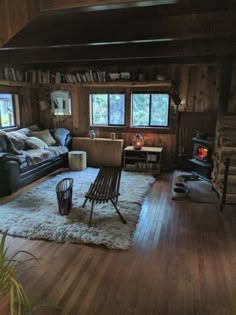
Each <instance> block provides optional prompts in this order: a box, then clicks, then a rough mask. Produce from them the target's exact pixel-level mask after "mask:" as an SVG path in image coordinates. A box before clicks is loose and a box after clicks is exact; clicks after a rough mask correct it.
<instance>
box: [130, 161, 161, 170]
mask: <svg viewBox="0 0 236 315" xmlns="http://www.w3.org/2000/svg"><path fill="white" fill-rule="evenodd" d="M125 168H127V169H140V170H141V169H142V170H158V169H159V168H160V164H159V163H144V162H137V163H126V164H125Z"/></svg>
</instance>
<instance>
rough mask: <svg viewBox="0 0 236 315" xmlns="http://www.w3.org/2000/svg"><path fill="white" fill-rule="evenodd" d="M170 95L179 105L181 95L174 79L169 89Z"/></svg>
mask: <svg viewBox="0 0 236 315" xmlns="http://www.w3.org/2000/svg"><path fill="white" fill-rule="evenodd" d="M169 96H170V97H171V98H172V100H173V102H174V103H175V105H177V106H178V105H179V104H180V103H181V99H180V97H179V90H178V87H177V85H176V84H175V82H174V81H172V86H171V88H170V91H169Z"/></svg>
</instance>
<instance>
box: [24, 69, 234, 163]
mask: <svg viewBox="0 0 236 315" xmlns="http://www.w3.org/2000/svg"><path fill="white" fill-rule="evenodd" d="M118 70H119V69H117V70H116V71H118ZM129 70H130V71H132V68H130V69H129ZM136 70H137V68H136ZM138 71H140V72H141V71H143V72H144V73H145V76H146V78H148V79H153V77H155V76H156V75H157V74H159V75H162V76H164V77H165V79H168V80H173V81H175V82H176V84H177V86H178V88H179V93H180V98H181V104H180V106H179V110H180V112H181V113H182V114H181V115H182V116H181V117H180V120H179V123H178V121H177V119H176V112H175V110H176V107H175V105H174V104H173V103H172V115H171V117H172V122H171V130H169V131H165V130H164V131H163V130H160V129H158V130H154V129H150V130H148V129H145V130H143V129H137V130H136V129H134V128H129V127H127V126H126V127H125V128H112V127H111V128H108V127H107V128H95V131H96V133H97V136H98V137H110V133H111V132H115V133H116V136H117V138H123V139H124V140H125V145H129V144H131V141H132V138H133V136H134V135H135V133H136V132H140V133H142V135H143V136H144V139H145V144H146V145H155V146H163V147H164V154H163V158H164V161H163V162H164V167H166V168H167V167H171V166H172V165H173V163H174V160H175V154H176V152H178V151H179V147H181V146H183V145H184V146H185V149H184V152H183V153H184V154H186V155H187V156H188V155H191V152H192V143H191V138H192V136H193V135H194V132H195V130H200V131H201V130H202V131H204V132H208V133H209V134H210V135H213V136H214V134H213V133H214V129H215V123H216V114H217V108H218V106H219V103H218V99H219V90H220V84H219V82H220V76H221V64H220V63H212V64H194V65H186V64H184V65H160V66H158V65H155V66H152V67H140V68H138ZM235 82H236V65H235V63H234V69H233V80H232V87H231V98H230V104H229V111H230V112H236V96H235V95H236V94H235V90H236V89H235ZM60 88H61V89H68V90H69V91H70V93H71V97H72V116H53V115H52V114H51V111H50V105H49V97H50V92H51V91H53V90H56V89H60ZM96 89H98V88H96ZM99 89H100V90H103V91H104V89H105V90H107V88H105V87H104V88H99ZM114 89H115V90H117V91H122V89H123V90H124V88H119V87H116V88H113V90H114ZM18 91H19V92H20V94H21V95H22V97H23V105H22V109H21V110H22V125H24V126H26V125H30V124H33V123H37V124H39V125H41V126H42V127H43V128H54V127H65V128H68V129H70V130H71V131H72V133H73V135H74V136H87V135H88V131H89V129H90V114H89V93H91V92H92V91H94V92H95V88H92V87H85V86H80V85H76V84H68V85H67V86H65V85H62V86H58V85H57V86H53V85H45V86H42V87H40V88H37V89H36V88H27V87H23V88H21V89H19V90H18ZM96 91H97V90H96ZM127 91H128V92H127ZM126 92H127V95H130V94H129V92H130V90H129V89H126ZM42 100H46V101H48V107H47V108H46V109H44V110H40V101H42ZM126 102H127V104H129V102H130V99H129V96H128V97H127V99H126ZM127 111H128V113H127V117H128V119H129V117H130V113H129V106H128V107H127ZM188 113H189V115H187V114H188ZM186 115H187V116H186ZM177 129H178V130H179V131H180V136H179V137H180V138H181V139H180V142H181V143H179V139H176V130H177ZM183 141H184V143H183ZM176 144H177V146H178V148H177V151H176ZM181 150H182V149H181Z"/></svg>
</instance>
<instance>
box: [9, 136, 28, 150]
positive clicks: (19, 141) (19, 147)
mask: <svg viewBox="0 0 236 315" xmlns="http://www.w3.org/2000/svg"><path fill="white" fill-rule="evenodd" d="M8 138H9V139H11V141H12V143H13V144H14V146H15V148H16V150H24V147H25V142H24V139H20V137H17V136H16V135H15V134H13V133H9V134H8Z"/></svg>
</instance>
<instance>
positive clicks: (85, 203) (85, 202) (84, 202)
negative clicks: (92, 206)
mask: <svg viewBox="0 0 236 315" xmlns="http://www.w3.org/2000/svg"><path fill="white" fill-rule="evenodd" d="M87 200H88V198H86V199H85V200H84V203H83V205H82V208H83V207H84V206H85V204H86V202H87Z"/></svg>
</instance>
